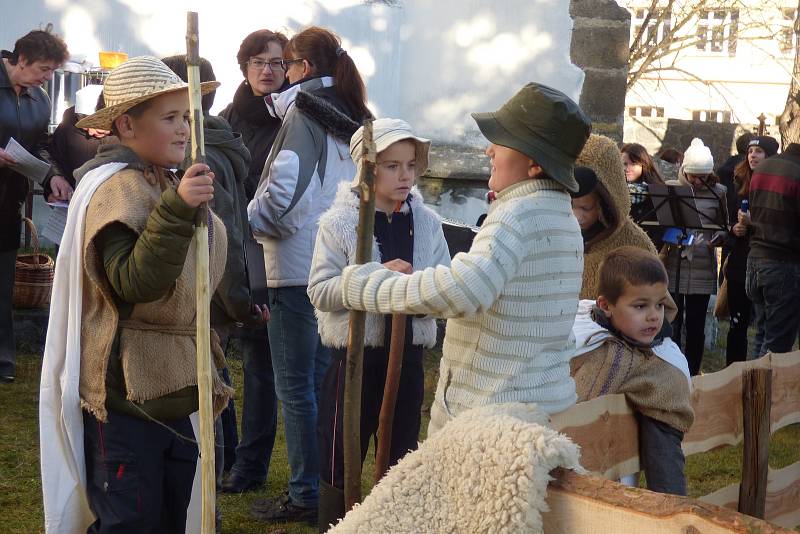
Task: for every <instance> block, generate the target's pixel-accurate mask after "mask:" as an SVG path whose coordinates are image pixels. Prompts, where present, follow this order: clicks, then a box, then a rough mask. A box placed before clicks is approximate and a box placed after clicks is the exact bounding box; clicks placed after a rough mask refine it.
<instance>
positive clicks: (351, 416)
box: [342, 119, 376, 510]
mask: <svg viewBox="0 0 800 534" xmlns="http://www.w3.org/2000/svg"><path fill="white" fill-rule="evenodd" d="M375 159H376V153H375V142H374V141H373V139H372V119H367V120H366V121H365V122H364V136H363V142H362V151H361V173H360V176H359V182H358V183H359V192H360V202H359V208H358V233H357V238H356V263H357V264H362V263H367V262H369V261H371V260H372V240H373V233H374V227H375V194H374V191H375V175H374V170H375ZM366 317H367V315H366V313H365V312H363V311H355V310H353V311H351V312H350V335H349V339H348V345H347V361H346V364H345V379H344V416H343V419H344V420H343V422H342V423H343V424H342V427H343V434H342V440H343V446H344V454H343V456H344V502H345V507H346V509H347V510H349V509H351V508H352V507H353V506H354V505H355V504H356V503H358V502H359V501H361V374H362V370H363V365H364V324H365V321H366Z"/></svg>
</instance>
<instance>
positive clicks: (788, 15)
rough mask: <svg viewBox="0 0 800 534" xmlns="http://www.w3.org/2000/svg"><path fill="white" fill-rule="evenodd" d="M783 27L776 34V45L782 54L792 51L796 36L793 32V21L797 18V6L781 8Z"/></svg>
mask: <svg viewBox="0 0 800 534" xmlns="http://www.w3.org/2000/svg"><path fill="white" fill-rule="evenodd" d="M781 15H782V17H781V23H782V25H783V29H782V30H781V32H780V33H779V34H778V46H779V47H780V49H781V53H783V54H791V53H794V48H795V43H796V40H797V36H795V34H794V21H795V20H796V19H797V8H794V7H784V8H781Z"/></svg>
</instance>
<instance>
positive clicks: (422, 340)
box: [308, 183, 450, 348]
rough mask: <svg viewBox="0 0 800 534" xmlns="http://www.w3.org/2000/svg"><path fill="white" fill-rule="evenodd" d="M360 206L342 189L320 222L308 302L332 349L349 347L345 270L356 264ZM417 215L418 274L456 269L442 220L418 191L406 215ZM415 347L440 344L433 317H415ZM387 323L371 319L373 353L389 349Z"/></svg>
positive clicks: (377, 255)
mask: <svg viewBox="0 0 800 534" xmlns="http://www.w3.org/2000/svg"><path fill="white" fill-rule="evenodd" d="M358 203H359V200H358V197H357V196H356V194H355V193H353V192H352V191H351V189H350V184H349V183H342V184H340V186H339V190H338V191H337V193H336V200H334V202H333V205H332V206H331V208H330V209H329V210H328V211H326V212H325V213H324V214H323V215H322V217H320V220H319V229H318V233H317V242H316V246H315V247H314V256H313V258H312V260H311V273H310V274H309V280H308V296H309V298H310V299H311V303H312V304H313V305H314V308H316V309H315V313H316V315H317V325H318V328H319V335H320V337H321V338H322V343H323V344H324V345H326V346H328V347H335V348H344V347H346V346H347V337H348V332H349V325H350V322H349V312H348V310H347V309H346V308H345V307H344V304H343V302H342V286H341V275H342V269H344V268H345V267H346V266H348V265H352V264H353V263H355V257H356V229H357V227H358V205H359V204H358ZM407 209H411V211H412V213H413V215H414V270H415V271H421V270H423V269H425V268H427V267H434V266H436V265H440V264H443V265H450V254H449V252H448V249H447V242H446V241H445V239H444V233H443V232H442V224H441V221H440V219H439V216H438V215H437V214H436V213H435V212H434V211H433V210H431V209H430V208H428V207H427V206H425V205H424V204H423V202H422V197H421V196H420V194H419V192H418V191H417V189H416V188H414V189H412V191H411V197H410V199H409V202H408V203H406V204H404V205H403V210H407ZM372 258H373V261H380V252H379V250H378V243H377V242H376V241H375V239H374V238H373V240H372ZM411 324H412V328H413V334H414V345H422V346H424V347H432V346H433V345H434V344H435V343H436V321H435V319H434V318H433V317H430V316H425V317H414V318H413V319H412V321H411ZM384 325H385V321H384V319H383V316H382V315H379V314H375V313H368V314H367V322H366V339H365V344H366V346H368V347H380V346H383V341H384Z"/></svg>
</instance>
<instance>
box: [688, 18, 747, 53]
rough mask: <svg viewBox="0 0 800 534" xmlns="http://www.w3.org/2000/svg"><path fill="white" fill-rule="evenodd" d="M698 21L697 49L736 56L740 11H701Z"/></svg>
mask: <svg viewBox="0 0 800 534" xmlns="http://www.w3.org/2000/svg"><path fill="white" fill-rule="evenodd" d="M698 18H699V20H698V21H697V49H698V50H703V51H704V52H718V53H725V52H727V53H728V55H729V56H735V55H736V39H737V36H738V33H739V10H738V9H701V10H700V12H699V13H698Z"/></svg>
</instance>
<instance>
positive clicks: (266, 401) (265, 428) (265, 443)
mask: <svg viewBox="0 0 800 534" xmlns="http://www.w3.org/2000/svg"><path fill="white" fill-rule="evenodd" d="M239 347H240V349H241V351H242V361H243V363H244V380H243V381H244V395H243V396H244V398H243V399H242V402H243V406H242V435H241V439H240V441H239V445H238V446H237V447H236V461H235V463H234V464H233V467H231V472H232V473H235V474H237V475H238V476H240V477H242V478H246V479H249V480H257V481H259V482H261V481H264V480H265V479H266V478H267V473H268V472H269V462H270V459H271V458H272V448H273V447H274V446H275V432H276V430H277V426H278V400H277V398H276V397H275V376H274V374H273V372H272V357H271V355H270V350H269V339H268V338H267V329H266V327H262V328H258V329H252V328H244V329H242V330H241V334H240V335H239Z"/></svg>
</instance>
